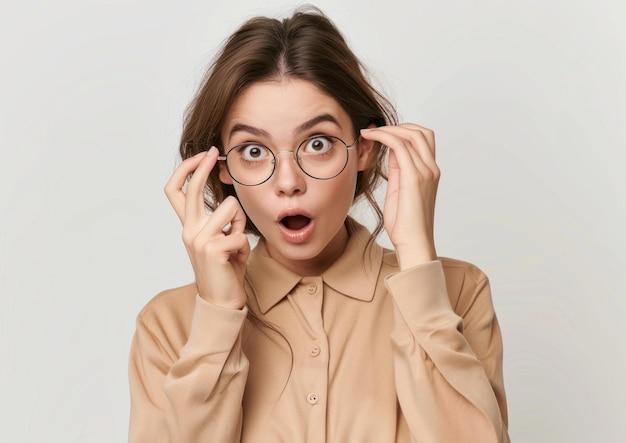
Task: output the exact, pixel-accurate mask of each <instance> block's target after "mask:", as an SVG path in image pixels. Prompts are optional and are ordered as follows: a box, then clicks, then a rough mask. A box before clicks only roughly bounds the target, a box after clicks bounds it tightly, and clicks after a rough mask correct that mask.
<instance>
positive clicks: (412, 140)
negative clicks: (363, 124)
mask: <svg viewBox="0 0 626 443" xmlns="http://www.w3.org/2000/svg"><path fill="white" fill-rule="evenodd" d="M414 128H418V126H417V125H406V124H405V125H404V126H383V127H379V128H375V129H372V130H370V131H367V132H366V133H365V137H366V138H368V136H369V135H374V136H376V140H378V141H380V142H381V143H384V144H386V145H387V146H389V147H390V148H391V149H393V150H395V151H399V150H406V152H407V154H408V156H407V155H404V154H402V153H399V152H398V156H399V161H400V162H402V164H405V165H406V164H407V163H406V162H407V161H408V160H409V159H410V160H411V163H412V165H413V166H414V167H415V168H417V169H418V170H420V171H422V172H425V173H428V172H430V173H433V174H435V175H436V174H437V173H438V167H437V164H436V162H435V158H434V155H433V151H434V148H431V146H430V145H429V141H428V139H427V137H434V135H433V134H432V131H430V132H431V134H430V135H428V136H427V134H425V133H424V132H422V131H421V130H420V129H414ZM371 133H373V134H371ZM433 143H434V138H433Z"/></svg>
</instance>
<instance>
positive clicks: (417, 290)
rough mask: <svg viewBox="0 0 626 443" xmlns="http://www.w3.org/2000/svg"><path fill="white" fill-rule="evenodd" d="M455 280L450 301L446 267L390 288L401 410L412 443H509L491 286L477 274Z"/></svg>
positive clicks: (398, 277)
mask: <svg viewBox="0 0 626 443" xmlns="http://www.w3.org/2000/svg"><path fill="white" fill-rule="evenodd" d="M453 268H454V267H453ZM451 273H452V274H455V275H454V278H452V279H451V280H450V283H451V284H450V286H455V287H454V288H452V289H453V291H452V292H451V293H450V294H449V293H448V288H447V285H446V275H445V274H444V270H443V266H442V263H441V262H440V261H434V262H431V263H427V264H425V265H422V266H418V267H415V268H412V269H409V270H406V271H403V272H399V273H396V274H393V275H390V276H389V277H387V279H386V281H385V283H386V285H387V288H388V289H389V291H390V293H391V294H392V296H393V300H394V327H393V331H392V345H393V354H394V367H395V378H396V385H397V392H398V400H399V403H400V407H401V409H402V412H403V415H404V417H405V419H406V421H407V424H408V426H409V429H410V432H411V435H412V439H413V441H420V442H421V441H426V442H431V441H432V442H442V441H446V442H447V441H454V442H477V441H480V442H485V443H486V442H508V441H509V437H508V433H507V413H506V399H505V396H504V386H503V377H502V339H501V336H500V329H499V327H498V323H497V320H496V317H495V313H494V310H493V306H492V301H491V293H490V289H489V283H488V280H487V278H486V276H484V274H482V273H481V272H480V271H479V270H478V269H477V268H474V267H471V268H468V267H467V266H459V267H457V269H452V270H451ZM457 289H458V293H457ZM455 310H456V312H455Z"/></svg>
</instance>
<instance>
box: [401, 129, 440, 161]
mask: <svg viewBox="0 0 626 443" xmlns="http://www.w3.org/2000/svg"><path fill="white" fill-rule="evenodd" d="M400 126H401V127H407V128H410V129H415V130H418V131H420V132H422V134H424V137H426V140H427V142H428V147H429V148H430V151H431V152H432V154H433V157H435V132H434V131H433V130H432V129H428V128H425V127H424V126H420V125H416V124H415V123H402V124H401V125H400Z"/></svg>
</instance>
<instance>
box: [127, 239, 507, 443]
mask: <svg viewBox="0 0 626 443" xmlns="http://www.w3.org/2000/svg"><path fill="white" fill-rule="evenodd" d="M368 239H369V232H367V230H366V229H365V228H362V227H360V228H359V229H358V230H357V232H356V233H354V234H352V236H351V237H350V240H349V243H348V245H347V248H346V251H345V253H344V255H343V256H342V257H341V258H340V259H339V260H338V261H337V262H336V263H335V264H334V265H333V266H332V267H331V268H329V269H328V270H327V271H326V272H324V273H323V274H322V275H321V276H318V277H300V276H298V275H296V274H294V273H292V272H290V271H289V270H287V269H285V268H284V267H282V266H281V265H280V264H278V263H277V262H276V261H274V260H273V259H272V258H270V257H269V256H268V254H267V249H266V247H265V244H264V242H263V241H260V242H259V244H258V245H257V247H256V248H255V249H254V250H253V252H252V254H251V257H250V261H249V264H248V267H247V274H246V279H245V288H246V291H247V293H248V306H247V307H245V308H244V309H243V310H241V311H237V310H229V309H224V308H220V307H218V306H215V305H211V304H209V303H207V302H206V301H204V299H202V298H200V297H199V296H197V289H196V287H195V285H194V284H191V285H188V286H185V287H182V288H178V289H172V290H169V291H165V292H163V293H161V294H159V295H157V296H156V297H155V298H154V299H153V300H151V301H150V302H149V303H148V305H147V306H146V307H145V308H144V309H143V310H142V311H141V313H140V314H139V316H138V318H137V331H136V333H135V337H134V339H133V343H132V349H131V355H130V389H131V417H130V436H129V441H130V442H142V443H156V442H181V443H183V442H184V443H192V442H219V443H229V442H255V443H256V442H288V443H294V442H311V443H313V442H338V443H346V442H356V443H361V442H372V443H392V442H480V443H486V442H507V441H509V437H508V434H507V410H506V398H505V394H504V384H503V379H502V339H501V335H500V329H499V327H498V322H497V320H496V316H495V313H494V310H493V305H492V301H491V294H490V289H489V282H488V280H487V277H486V276H485V275H484V274H483V273H482V272H481V271H480V270H479V269H477V268H476V267H474V266H473V265H471V264H468V263H464V262H461V261H457V260H451V259H444V258H442V259H440V260H437V261H433V262H430V263H427V264H424V265H422V266H418V267H415V268H412V269H409V270H406V271H403V272H400V271H399V268H398V263H397V260H396V256H395V253H394V252H392V251H388V250H384V249H383V248H382V247H380V246H379V245H376V244H374V246H372V247H370V248H366V246H367V241H368Z"/></svg>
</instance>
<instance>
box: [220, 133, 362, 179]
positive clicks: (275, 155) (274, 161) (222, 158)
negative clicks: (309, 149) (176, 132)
mask: <svg viewBox="0 0 626 443" xmlns="http://www.w3.org/2000/svg"><path fill="white" fill-rule="evenodd" d="M317 137H328V138H333V139H335V140H339V141H340V142H341V143H342V144H343V145H344V146H345V147H346V161H345V163H344V164H343V166H342V167H341V170H340V171H339V172H337V173H336V174H335V175H333V176H332V177H327V178H319V177H315V176H313V175H311V174H309V173H308V172H306V171H305V170H304V168H303V167H302V165H301V164H300V159H299V157H298V152H299V151H300V148H301V147H302V146H304V145H305V144H306V142H307V141H309V140H311V139H315V138H317ZM359 138H360V137H359V136H357V137H356V139H354V141H353V142H352V143H350V144H347V143H346V142H344V141H343V139H341V138H339V137H336V136H334V135H329V134H316V135H312V136H310V137H307V138H305V139H304V140H302V141H301V142H300V143H299V144H298V147H297V148H296V149H295V150H293V151H278V152H277V153H274V151H272V149H271V148H270V147H269V146H266V145H264V144H263V143H254V142H247V143H239V144H237V145H235V146H233V147H231V148H230V149H229V150H228V151H227V152H226V154H225V155H218V157H217V160H218V161H223V162H225V164H226V171H227V172H228V175H230V178H232V179H233V180H234V181H236V182H237V183H239V184H240V185H241V186H259V185H262V184H263V183H265V182H267V181H268V180H269V179H270V178H272V176H273V175H274V172H276V165H277V164H278V154H281V153H283V152H291V153H292V154H293V157H294V160H295V161H296V164H297V165H298V168H300V170H301V171H302V172H304V173H305V174H306V175H307V176H309V177H311V178H313V179H315V180H332V179H333V178H335V177H337V176H338V175H339V174H341V173H342V172H343V171H344V170H345V169H346V166H347V165H348V160H349V159H350V156H349V150H350V149H352V148H354V147H355V145H356V144H357V142H358V141H359ZM251 144H256V145H259V146H262V147H264V148H267V150H268V151H269V152H270V153H271V154H272V157H273V158H272V172H271V173H270V174H269V175H268V177H267V178H266V179H265V180H263V181H261V182H259V183H256V184H254V185H248V184H245V183H242V182H240V181H239V180H237V179H236V178H235V177H233V174H232V173H231V172H230V168H229V167H228V162H227V161H226V158H227V157H228V154H230V153H231V152H232V151H233V150H234V149H237V148H239V147H241V146H246V145H251Z"/></svg>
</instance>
